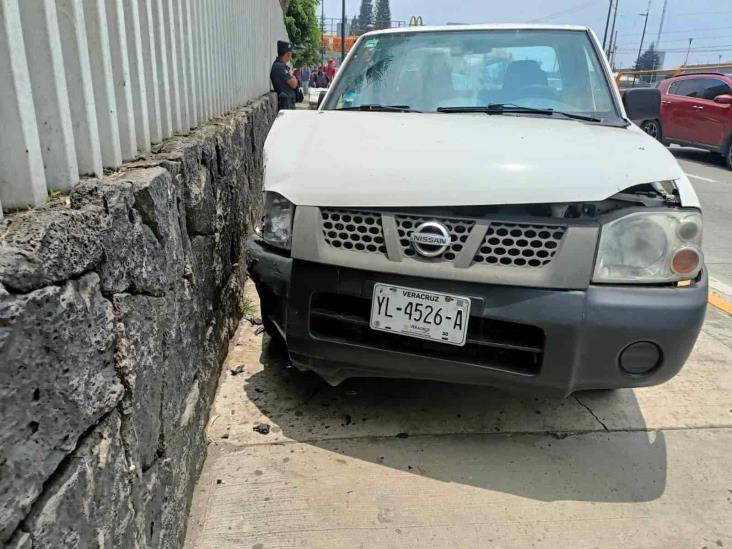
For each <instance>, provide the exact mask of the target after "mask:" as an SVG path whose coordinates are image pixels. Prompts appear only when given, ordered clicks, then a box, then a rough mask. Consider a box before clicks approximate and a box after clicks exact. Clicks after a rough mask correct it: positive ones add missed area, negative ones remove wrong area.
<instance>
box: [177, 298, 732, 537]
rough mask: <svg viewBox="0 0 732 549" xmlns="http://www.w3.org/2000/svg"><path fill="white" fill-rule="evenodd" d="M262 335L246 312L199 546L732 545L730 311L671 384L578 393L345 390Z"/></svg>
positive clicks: (198, 498)
mask: <svg viewBox="0 0 732 549" xmlns="http://www.w3.org/2000/svg"><path fill="white" fill-rule="evenodd" d="M251 290H252V289H251V288H250V296H251V298H252V300H253V301H254V300H255V299H256V295H255V294H254V292H253V291H251ZM254 302H255V303H256V301H254ZM256 328H257V327H256V326H254V325H251V324H250V323H249V322H247V321H244V322H242V324H241V326H240V329H239V332H238V334H237V336H236V338H235V340H234V344H233V346H232V349H231V353H230V355H229V358H228V360H227V363H226V365H225V369H224V371H223V373H222V376H221V380H220V387H219V392H218V395H217V398H216V402H215V405H214V410H213V412H212V419H211V422H210V425H209V429H208V436H209V439H210V441H211V444H210V445H209V455H208V459H207V461H206V464H205V466H204V471H203V474H202V476H201V479H200V481H199V484H198V488H197V491H196V494H195V496H194V502H193V508H192V511H191V516H190V519H189V526H188V537H187V542H186V546H187V547H190V548H209V547H210V548H226V547H259V548H269V547H339V548H341V547H400V548H401V547H419V548H422V547H486V546H494V547H618V546H621V545H626V546H628V547H700V548H701V547H708V548H710V549H711V548H715V547H723V546H730V545H731V544H732V468H731V467H730V464H731V463H732V461H731V458H730V455H731V454H732V398H731V397H730V395H732V367H731V366H732V317H730V316H729V315H727V314H725V313H723V312H721V311H719V310H718V309H715V308H713V307H710V309H709V313H708V318H707V322H706V324H705V327H704V331H703V333H702V335H701V337H700V340H699V343H698V344H697V347H696V349H695V351H694V353H693V355H692V357H691V359H690V361H689V362H688V364H687V366H686V367H685V369H684V370H683V372H682V374H681V375H679V376H678V377H677V378H675V379H674V380H672V381H671V382H669V383H667V384H666V385H663V386H660V387H656V388H648V389H639V390H635V391H631V390H621V391H614V392H609V393H607V392H597V393H594V392H590V393H582V394H578V395H576V396H575V397H571V398H569V399H567V400H564V401H553V400H540V399H533V398H523V399H522V398H516V397H513V396H510V395H506V394H504V393H500V392H498V391H495V390H492V389H488V388H483V387H468V386H459V385H448V384H438V383H431V382H416V381H393V380H392V381H387V380H351V381H348V382H346V383H344V384H343V385H342V386H340V387H337V388H332V387H330V386H328V385H327V384H325V383H324V382H322V381H321V380H320V379H319V378H317V377H315V376H312V375H307V374H302V373H299V372H298V371H296V370H295V369H293V368H288V367H287V359H286V357H285V356H284V355H283V354H282V353H277V352H276V350H275V349H273V348H271V347H270V346H269V344H268V338H267V337H266V336H261V335H256V334H255V331H256ZM263 337H264V339H263ZM259 422H263V423H267V424H268V425H270V426H271V431H270V433H269V434H266V435H263V434H259V433H258V432H255V431H253V430H252V427H253V426H254V425H255V424H256V423H259Z"/></svg>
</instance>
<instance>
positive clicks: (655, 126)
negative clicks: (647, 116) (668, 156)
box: [641, 119, 663, 143]
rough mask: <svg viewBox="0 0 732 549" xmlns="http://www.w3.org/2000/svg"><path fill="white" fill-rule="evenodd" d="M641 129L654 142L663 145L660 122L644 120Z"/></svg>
mask: <svg viewBox="0 0 732 549" xmlns="http://www.w3.org/2000/svg"><path fill="white" fill-rule="evenodd" d="M641 129H642V130H643V131H644V132H646V133H647V134H648V135H650V136H651V137H652V138H653V139H655V140H656V141H660V142H661V143H663V128H661V121H660V120H655V119H654V120H646V121H645V122H643V124H642V125H641Z"/></svg>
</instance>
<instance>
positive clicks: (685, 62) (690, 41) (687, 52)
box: [684, 38, 694, 67]
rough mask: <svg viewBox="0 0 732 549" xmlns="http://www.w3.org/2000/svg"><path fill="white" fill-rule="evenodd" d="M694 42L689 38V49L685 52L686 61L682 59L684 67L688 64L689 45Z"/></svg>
mask: <svg viewBox="0 0 732 549" xmlns="http://www.w3.org/2000/svg"><path fill="white" fill-rule="evenodd" d="M693 41H694V39H693V38H689V48H688V49H687V50H686V59H684V67H686V66H687V65H688V64H689V53H690V52H691V43H692V42H693Z"/></svg>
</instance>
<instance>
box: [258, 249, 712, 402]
mask: <svg viewBox="0 0 732 549" xmlns="http://www.w3.org/2000/svg"><path fill="white" fill-rule="evenodd" d="M248 267H249V273H250V275H251V277H252V278H253V280H254V282H255V284H256V286H257V290H258V292H259V294H260V297H261V300H262V304H263V312H264V313H266V314H267V315H268V317H269V319H270V320H271V321H272V323H273V324H274V325H276V327H277V328H278V329H279V330H280V332H281V334H282V336H283V337H284V338H285V340H286V342H287V347H288V351H289V353H290V358H291V359H292V362H293V364H294V365H295V366H296V367H298V368H300V369H303V370H312V371H314V372H316V373H318V374H319V375H320V376H322V377H323V378H324V379H325V380H326V381H327V382H329V383H331V384H332V385H337V384H339V383H341V382H342V381H343V380H345V379H347V378H350V377H398V378H416V379H431V380H438V381H447V382H455V383H468V384H481V385H491V386H496V387H501V388H505V389H509V390H515V391H522V390H525V391H528V392H532V393H543V394H551V395H557V396H566V395H568V394H570V393H572V392H573V391H578V390H584V389H612V388H620V387H644V386H650V385H657V384H659V383H663V382H665V381H667V380H668V379H670V378H671V377H673V376H674V375H676V374H677V373H678V372H679V370H680V369H681V367H682V366H683V365H684V362H685V361H686V359H687V358H688V356H689V353H690V352H691V350H692V348H693V346H694V343H695V341H696V338H697V336H698V334H699V331H700V329H701V326H702V323H703V320H704V314H705V311H706V304H707V292H708V288H707V278H706V274H705V273H703V274H702V276H701V277H700V279H699V280H698V281H697V282H696V283H695V284H693V285H691V286H688V287H681V288H677V287H639V286H594V285H591V286H589V287H588V288H587V289H586V290H547V289H539V288H524V287H512V286H496V285H487V284H476V283H471V282H456V281H448V280H435V279H428V278H419V277H414V276H400V275H395V274H384V273H379V272H371V271H364V270H356V269H347V268H342V267H334V266H329V265H322V264H316V263H311V262H307V261H301V260H293V259H291V258H289V257H285V256H283V255H281V254H279V253H277V252H275V251H272V250H270V249H268V248H267V247H266V246H262V245H261V243H260V242H259V241H257V240H256V239H252V240H251V241H250V243H249V252H248ZM376 282H381V283H386V284H393V285H398V286H405V287H411V288H421V289H425V290H432V291H437V292H445V293H449V294H453V295H464V296H469V297H470V298H471V302H472V303H471V318H470V324H469V328H468V331H469V337H470V339H471V340H472V341H473V343H472V344H468V345H466V346H465V347H454V346H450V345H446V344H443V343H436V342H434V343H433V342H425V341H422V340H417V339H413V338H409V337H405V336H400V335H396V334H384V333H381V332H375V331H373V330H371V329H370V328H369V326H368V321H369V314H370V309H371V294H372V291H373V286H374V284H375V283H376Z"/></svg>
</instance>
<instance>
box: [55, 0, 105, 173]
mask: <svg viewBox="0 0 732 549" xmlns="http://www.w3.org/2000/svg"><path fill="white" fill-rule="evenodd" d="M56 13H57V15H58V25H59V31H60V34H61V48H62V52H63V61H64V70H65V74H66V89H67V91H68V98H69V109H70V113H71V127H72V129H73V132H74V143H75V147H74V149H75V151H76V162H77V165H78V169H79V174H80V175H96V176H101V175H102V151H101V148H100V145H99V127H98V126H97V113H96V107H95V104H94V85H93V83H92V73H91V65H90V63H89V49H88V45H87V39H86V23H85V17H84V8H83V6H82V1H81V0H57V2H56Z"/></svg>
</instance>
